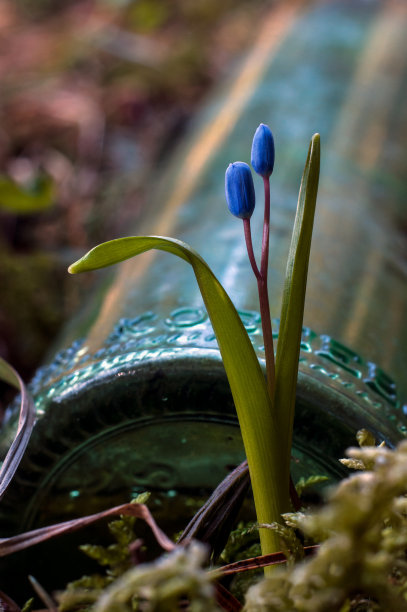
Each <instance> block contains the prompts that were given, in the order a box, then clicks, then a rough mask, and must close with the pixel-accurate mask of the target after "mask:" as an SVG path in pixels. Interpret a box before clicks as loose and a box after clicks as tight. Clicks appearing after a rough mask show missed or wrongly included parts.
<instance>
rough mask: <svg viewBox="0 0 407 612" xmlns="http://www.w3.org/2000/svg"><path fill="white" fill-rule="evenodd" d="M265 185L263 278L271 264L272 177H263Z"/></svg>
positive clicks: (261, 269) (262, 249)
mask: <svg viewBox="0 0 407 612" xmlns="http://www.w3.org/2000/svg"><path fill="white" fill-rule="evenodd" d="M263 185H264V221H263V240H262V244H261V264H260V274H261V276H262V277H263V278H266V276H267V270H268V264H269V236H270V178H269V177H268V176H267V177H266V176H264V177H263Z"/></svg>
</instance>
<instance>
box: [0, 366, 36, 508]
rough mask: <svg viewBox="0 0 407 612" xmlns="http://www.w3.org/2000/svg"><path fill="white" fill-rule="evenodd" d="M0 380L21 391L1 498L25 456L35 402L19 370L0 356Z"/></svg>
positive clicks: (3, 468) (0, 473)
mask: <svg viewBox="0 0 407 612" xmlns="http://www.w3.org/2000/svg"><path fill="white" fill-rule="evenodd" d="M0 380H3V381H4V382H6V383H8V384H9V385H11V386H12V387H16V389H18V390H19V391H20V393H21V405H20V418H19V422H18V429H17V434H16V437H15V438H14V441H13V443H12V445H11V446H10V448H9V451H8V453H7V455H6V457H5V459H4V461H3V464H2V466H1V469H0V499H1V498H2V497H3V495H4V493H5V492H6V489H7V487H8V485H9V484H10V482H11V479H12V478H13V476H14V474H15V471H16V470H17V468H18V465H19V463H20V461H21V459H22V457H23V454H24V451H25V449H26V447H27V444H28V440H29V439H30V436H31V431H32V428H33V425H34V414H35V409H34V402H33V400H32V397H31V395H30V394H29V393H28V391H27V389H26V387H25V385H24V383H23V381H22V380H21V378H20V376H19V375H18V374H17V372H16V371H15V370H14V368H12V367H11V366H10V365H9V364H8V363H7V362H6V361H4V359H2V358H1V357H0Z"/></svg>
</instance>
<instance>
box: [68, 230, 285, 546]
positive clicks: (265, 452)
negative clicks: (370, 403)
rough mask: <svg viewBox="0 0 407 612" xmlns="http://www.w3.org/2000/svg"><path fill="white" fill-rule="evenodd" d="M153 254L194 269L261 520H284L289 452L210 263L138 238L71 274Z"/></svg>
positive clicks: (182, 246)
mask: <svg viewBox="0 0 407 612" xmlns="http://www.w3.org/2000/svg"><path fill="white" fill-rule="evenodd" d="M150 249H159V250H161V251H167V252H169V253H172V254H174V255H177V256H178V257H180V258H181V259H184V260H185V261H187V262H188V263H189V264H190V265H191V266H192V268H193V270H194V273H195V276H196V280H197V282H198V285H199V288H200V291H201V294H202V298H203V300H204V303H205V306H206V309H207V312H208V315H209V317H210V319H211V322H212V327H213V330H214V332H215V334H216V338H217V341H218V345H219V349H220V352H221V355H222V359H223V364H224V366H225V370H226V374H227V376H228V379H229V384H230V388H231V391H232V395H233V399H234V402H235V406H236V411H237V415H238V419H239V423H240V428H241V431H242V437H243V442H244V446H245V451H246V456H247V460H248V463H249V469H250V475H251V480H252V486H253V493H254V498H255V504H256V511H257V517H258V520H259V522H260V523H269V522H272V521H280V514H281V510H282V508H281V504H283V503H284V502H285V499H286V496H285V490H286V488H287V486H286V483H283V482H282V480H281V473H282V470H281V465H280V463H281V458H282V457H286V456H287V453H282V452H281V448H280V437H279V433H278V430H277V427H276V422H275V417H274V414H273V412H272V406H271V400H270V397H269V395H268V391H267V387H266V383H265V378H264V374H263V372H262V369H261V367H260V364H259V362H258V359H257V357H256V354H255V352H254V349H253V346H252V344H251V342H250V338H249V337H248V335H247V332H246V330H245V328H244V326H243V324H242V321H241V319H240V317H239V315H238V313H237V311H236V309H235V307H234V306H233V304H232V302H231V300H230V298H229V296H228V295H227V293H226V292H225V290H224V289H223V287H222V285H221V284H220V283H219V281H218V280H217V278H216V277H215V276H214V274H213V272H212V271H211V269H210V268H209V266H208V265H207V264H206V262H205V261H204V260H203V259H202V258H201V257H200V255H199V254H198V253H197V252H196V251H194V250H193V249H192V248H191V247H190V246H189V245H187V244H186V243H184V242H181V241H179V240H175V239H172V238H163V237H160V236H137V237H127V238H119V239H117V240H112V241H110V242H105V243H104V244H101V245H99V246H97V247H95V248H94V249H92V250H91V251H89V253H87V254H86V255H84V257H82V258H81V259H80V260H79V261H77V262H75V263H74V264H72V265H71V266H70V268H69V272H71V273H78V272H86V271H89V270H95V269H98V268H103V267H105V266H109V265H111V264H115V263H118V262H121V261H123V260H125V259H128V258H130V257H133V256H134V255H138V254H140V253H143V252H145V251H148V250H150ZM288 455H289V453H288ZM283 471H284V472H285V471H286V470H283ZM283 500H284V501H283ZM265 517H267V518H265ZM261 539H262V547H263V550H267V551H269V552H272V551H274V550H276V549H277V548H278V542H277V538H276V536H275V534H274V532H273V531H271V530H264V529H263V530H261Z"/></svg>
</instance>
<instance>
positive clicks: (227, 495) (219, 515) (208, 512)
mask: <svg viewBox="0 0 407 612" xmlns="http://www.w3.org/2000/svg"><path fill="white" fill-rule="evenodd" d="M249 485H250V476H249V468H248V465H247V461H243V463H241V464H240V465H239V466H238V467H237V468H235V469H234V470H233V471H232V472H231V473H230V474H228V476H226V478H225V479H224V480H223V481H222V482H221V483H220V484H219V485H218V486H217V487H216V489H215V490H214V492H213V493H212V495H211V496H210V497H209V499H208V500H207V501H206V502H205V504H204V505H203V506H202V508H200V510H198V512H197V513H196V514H195V516H194V517H193V518H192V520H191V521H190V523H189V524H188V525H187V527H186V528H185V530H184V531H183V533H182V535H181V536H180V538H179V540H178V544H181V543H184V542H187V541H189V540H191V539H196V540H199V541H200V542H205V544H209V546H210V549H211V552H212V553H213V558H214V559H216V558H217V556H218V555H219V554H220V553H221V551H222V550H223V548H224V545H225V544H226V541H227V538H228V536H229V533H230V529H231V526H232V524H233V522H234V520H235V518H236V516H237V513H238V512H239V510H240V508H241V505H242V503H243V500H244V498H245V496H246V493H247V489H248V487H249Z"/></svg>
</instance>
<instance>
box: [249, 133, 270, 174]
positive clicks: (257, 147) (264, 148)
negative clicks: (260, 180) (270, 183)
mask: <svg viewBox="0 0 407 612" xmlns="http://www.w3.org/2000/svg"><path fill="white" fill-rule="evenodd" d="M252 166H253V168H254V169H255V171H256V172H257V174H260V175H261V176H263V177H265V178H267V177H269V176H270V174H271V173H272V172H273V168H274V138H273V134H272V133H271V130H270V128H269V126H268V125H264V123H260V125H259V127H258V128H257V130H256V133H255V135H254V138H253V144H252Z"/></svg>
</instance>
